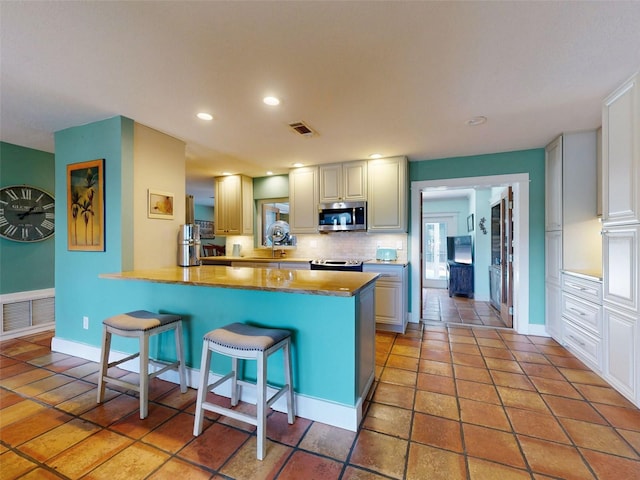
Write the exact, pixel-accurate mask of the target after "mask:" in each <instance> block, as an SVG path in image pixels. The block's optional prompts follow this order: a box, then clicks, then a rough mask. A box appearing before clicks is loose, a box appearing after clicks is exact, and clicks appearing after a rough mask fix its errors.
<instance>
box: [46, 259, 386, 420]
mask: <svg viewBox="0 0 640 480" xmlns="http://www.w3.org/2000/svg"><path fill="white" fill-rule="evenodd" d="M376 278H377V274H374V273H359V272H324V271H308V270H280V269H263V268H260V269H254V268H246V267H222V266H201V267H184V268H182V267H169V268H164V269H156V270H149V271H133V272H123V273H117V274H103V275H100V279H99V280H98V285H99V289H98V290H99V291H97V292H96V299H95V300H96V303H97V305H98V308H99V314H98V315H99V316H100V317H95V315H94V317H95V318H96V321H92V323H91V325H90V329H88V330H84V329H82V328H78V329H70V328H60V329H56V335H55V337H54V339H53V342H52V349H53V350H54V351H58V352H62V353H67V354H70V355H75V356H79V357H82V358H87V359H89V360H94V361H97V359H98V357H99V349H100V335H101V322H100V321H97V320H98V318H106V317H108V316H111V315H115V314H118V313H123V312H128V311H132V310H140V309H144V310H150V311H156V312H161V313H175V314H179V315H181V316H182V317H183V324H184V331H185V333H184V337H185V338H184V343H185V350H186V362H187V367H188V383H189V386H190V387H193V388H196V387H197V385H196V383H197V374H198V372H199V369H200V364H199V363H200V355H201V351H202V338H203V336H204V334H205V333H207V332H208V331H210V330H213V329H215V328H218V327H221V326H223V325H226V324H228V323H232V322H238V321H239V322H246V323H252V324H255V325H259V326H266V327H277V328H286V329H289V330H291V331H292V332H293V336H292V340H293V345H292V356H293V359H292V365H293V374H294V379H293V384H294V390H295V401H296V411H297V414H298V415H299V416H300V417H304V418H308V419H311V420H314V421H320V422H323V423H327V424H329V425H334V426H338V427H341V428H345V429H349V430H352V431H356V430H357V428H358V426H359V424H360V421H361V419H362V404H363V401H364V400H365V398H366V395H367V393H368V391H369V389H370V387H371V385H372V383H373V379H374V368H375V299H374V292H375V280H376ZM70 314H71V313H70ZM73 314H74V315H75V313H73ZM117 340H118V341H114V345H113V346H112V349H113V350H116V351H118V352H120V353H121V354H122V356H123V357H124V356H126V355H128V354H130V353H132V352H135V351H136V348H137V345H136V344H135V343H134V342H131V341H128V339H117ZM173 340H174V339H173V337H172V333H167V334H166V335H165V334H163V335H160V336H159V338H158V339H157V340H155V343H152V344H151V345H150V350H151V354H152V355H160V356H166V357H167V358H168V359H170V358H173V355H174V354H175V349H174V347H173V345H174V342H173ZM213 364H214V366H215V371H211V372H210V377H211V379H212V381H213V380H215V379H216V378H219V377H220V376H221V375H222V374H225V373H227V371H228V370H229V367H230V361H229V359H228V358H225V357H218V358H215V359H214V362H213ZM124 365H126V364H124ZM127 368H130V369H131V370H133V371H135V370H136V368H137V365H134V364H132V365H131V366H130V367H127ZM268 370H269V372H268V373H269V381H270V382H271V383H274V384H275V385H282V384H283V381H284V375H283V372H282V359H281V357H280V354H275V355H273V356H272V358H270V360H269V366H268ZM166 375H167V376H165V377H163V378H165V379H166V380H169V381H173V382H176V383H177V375H175V374H174V372H167V374H166ZM174 375H175V376H176V378H173V376H174ZM245 378H247V379H250V380H253V379H255V365H253V364H251V363H249V364H248V365H247V366H246V368H245ZM220 393H221V394H223V395H224V394H226V395H227V396H228V395H229V392H224V391H223V392H220ZM242 400H243V401H247V402H251V403H255V391H251V390H250V389H246V388H245V389H243V393H242ZM282 400H283V399H280V400H279V402H280V401H282ZM274 408H275V409H277V410H281V411H284V410H285V409H284V405H283V404H281V405H279V403H278V402H276V404H275V405H274Z"/></svg>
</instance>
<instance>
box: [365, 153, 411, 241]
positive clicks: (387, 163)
mask: <svg viewBox="0 0 640 480" xmlns="http://www.w3.org/2000/svg"><path fill="white" fill-rule="evenodd" d="M367 170H368V171H367V177H368V182H367V183H368V205H367V208H368V211H367V217H368V220H367V224H368V228H367V229H368V231H369V232H372V233H406V232H407V158H406V157H392V158H381V159H378V160H370V161H369V162H368V166H367Z"/></svg>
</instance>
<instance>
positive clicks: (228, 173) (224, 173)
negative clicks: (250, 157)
mask: <svg viewBox="0 0 640 480" xmlns="http://www.w3.org/2000/svg"><path fill="white" fill-rule="evenodd" d="M222 175H225V176H226V175H231V172H222Z"/></svg>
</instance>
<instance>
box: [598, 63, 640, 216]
mask: <svg viewBox="0 0 640 480" xmlns="http://www.w3.org/2000/svg"><path fill="white" fill-rule="evenodd" d="M639 81H640V77H639V74H636V75H634V76H633V77H632V78H631V79H630V80H628V81H627V82H626V83H625V84H624V85H622V86H621V87H620V88H618V89H617V90H616V91H615V92H613V93H612V94H611V95H609V96H608V97H607V98H606V99H605V101H604V104H603V111H602V177H603V185H602V188H603V192H602V203H603V212H602V219H603V222H605V223H608V224H621V223H636V222H639V221H640V193H639V192H638V188H639V187H640V100H639V99H638V97H639V96H640V93H639V87H638V82H639Z"/></svg>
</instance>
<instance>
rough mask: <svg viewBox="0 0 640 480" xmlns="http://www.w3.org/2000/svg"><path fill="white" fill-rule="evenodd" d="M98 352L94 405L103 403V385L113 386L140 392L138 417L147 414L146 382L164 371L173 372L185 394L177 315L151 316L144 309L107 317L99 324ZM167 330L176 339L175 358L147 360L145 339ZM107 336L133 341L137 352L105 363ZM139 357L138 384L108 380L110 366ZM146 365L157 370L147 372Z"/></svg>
mask: <svg viewBox="0 0 640 480" xmlns="http://www.w3.org/2000/svg"><path fill="white" fill-rule="evenodd" d="M102 325H103V329H102V353H101V357H100V373H99V376H98V403H102V402H103V400H104V388H105V383H113V384H115V385H119V386H121V387H125V388H128V389H130V390H134V391H136V392H139V393H140V418H141V419H144V418H146V417H147V415H148V410H149V409H148V404H149V380H150V379H152V378H154V377H157V376H158V375H160V374H162V373H164V372H166V371H167V370H177V371H178V375H179V377H180V391H181V392H182V393H185V392H186V391H187V382H186V373H185V364H184V348H183V346H182V318H181V317H180V316H178V315H170V314H160V313H152V312H148V311H146V310H138V311H135V312H129V313H123V314H120V315H115V316H113V317H109V318H107V319H105V320H104V321H103V322H102ZM168 330H173V331H174V335H175V339H176V357H177V360H176V361H175V362H173V363H169V362H164V361H161V360H157V359H152V358H149V337H151V336H152V335H157V334H159V333H162V332H166V331H168ZM111 335H119V336H121V337H129V338H137V339H138V341H139V343H140V351H139V352H138V353H134V354H133V355H129V356H128V357H126V358H123V359H122V360H116V361H114V362H111V363H109V352H110V350H111ZM136 357H140V382H139V383H138V384H135V383H131V382H125V381H123V380H121V379H119V378H115V377H110V376H109V374H108V372H109V369H110V368H111V367H115V366H116V365H120V364H121V363H123V362H126V361H128V360H133V359H134V358H136ZM149 364H151V365H152V366H154V367H160V369H159V370H156V371H154V372H151V373H150V372H149Z"/></svg>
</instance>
